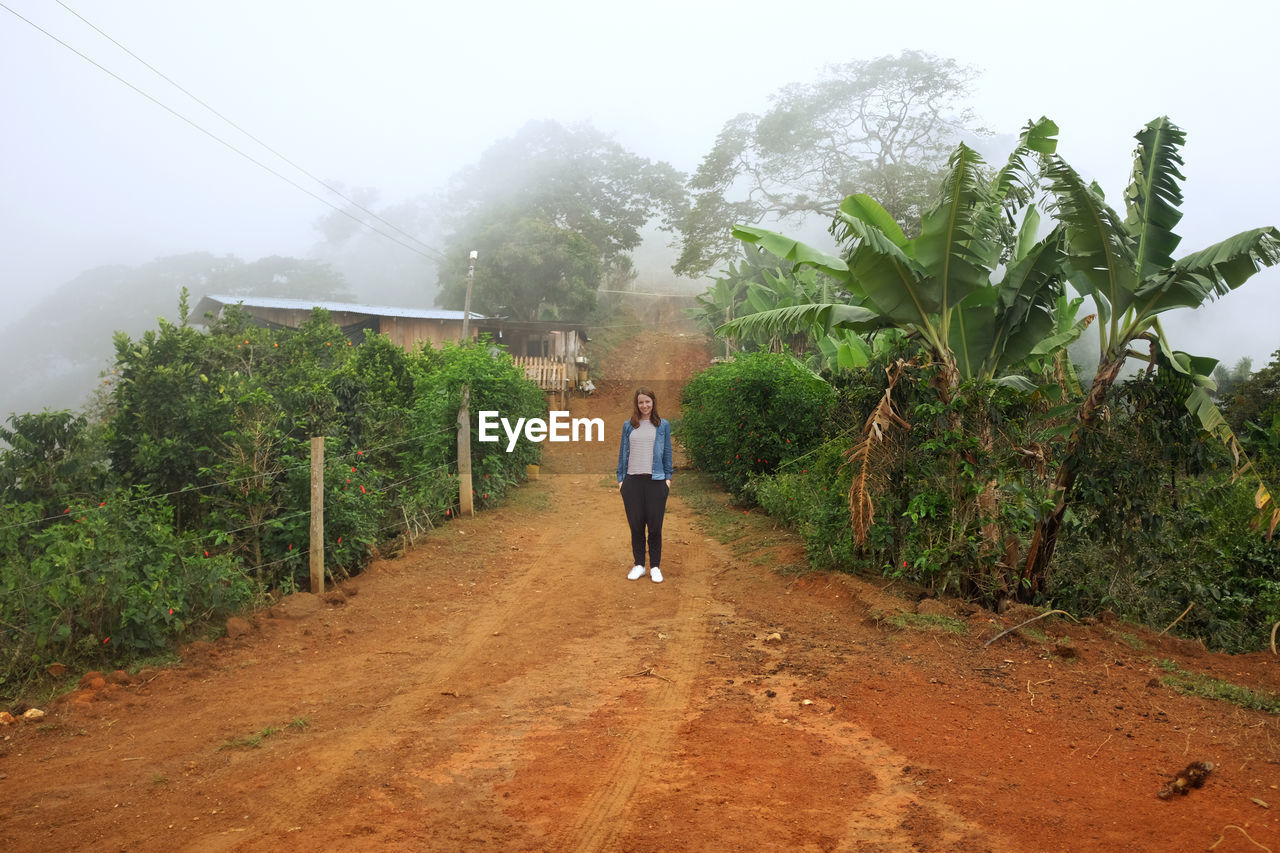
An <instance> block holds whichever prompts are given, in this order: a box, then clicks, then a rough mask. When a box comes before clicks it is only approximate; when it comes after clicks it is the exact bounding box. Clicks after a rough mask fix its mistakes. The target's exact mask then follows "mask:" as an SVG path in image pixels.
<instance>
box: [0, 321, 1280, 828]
mask: <svg viewBox="0 0 1280 853" xmlns="http://www.w3.org/2000/svg"><path fill="white" fill-rule="evenodd" d="M704 362H705V355H704V353H703V351H702V348H701V346H700V344H699V341H698V340H697V339H696V338H694V337H683V336H674V335H673V336H666V337H663V338H659V337H656V336H650V337H648V338H645V339H642V340H638V341H634V342H632V343H630V344H628V345H624V346H623V347H622V348H620V349H619V350H618V352H617V354H616V358H615V360H614V362H613V363H612V364H610V365H606V374H607V375H611V376H615V377H633V378H640V379H643V380H644V381H651V380H653V381H661V382H670V383H671V384H672V385H673V386H674V385H678V383H679V381H681V380H682V379H683V378H685V377H687V376H688V375H689V374H690V373H691V372H692V371H693V370H695V369H697V368H698V367H700V366H701V365H702V364H703V363H704ZM630 387H631V384H630V382H627V381H622V382H618V383H616V384H609V383H606V384H605V386H604V387H603V388H602V391H601V393H600V394H598V395H596V396H595V397H592V398H589V399H585V400H575V401H574V402H573V409H574V414H575V415H590V416H601V417H604V418H605V419H606V422H607V424H608V428H607V432H606V437H607V439H608V441H606V443H605V444H604V445H603V446H602V445H584V444H576V445H573V444H570V445H549V446H548V448H547V459H546V463H545V464H544V466H543V469H542V475H541V477H540V479H539V480H537V481H536V482H533V483H530V484H529V485H528V486H526V487H523V488H522V489H520V490H519V493H518V494H517V495H515V496H514V497H513V499H512V500H511V501H510V503H509V504H508V505H506V506H504V507H502V508H500V509H498V510H495V511H492V512H486V513H483V514H481V515H479V516H477V517H475V518H474V519H465V520H462V521H460V522H456V523H453V524H450V525H448V526H447V527H446V528H444V529H443V530H441V531H439V532H437V533H435V534H433V535H431V536H430V537H428V538H427V539H426V540H425V541H423V542H420V543H419V544H418V545H417V546H416V547H415V548H413V549H411V550H410V551H409V552H408V553H407V554H406V555H405V556H403V557H402V558H399V559H395V560H387V561H379V562H377V563H375V564H374V565H373V566H372V567H371V568H370V570H369V571H368V572H366V573H365V574H364V575H362V576H360V577H359V578H357V579H355V580H354V581H352V582H350V583H349V584H346V585H345V586H344V587H343V588H342V592H341V593H340V594H336V595H331V596H329V597H328V600H317V599H314V598H313V597H309V596H297V597H294V598H293V599H291V600H289V601H287V602H286V603H285V604H283V605H281V606H278V607H277V608H276V609H275V610H273V611H272V612H271V613H270V614H267V613H264V614H261V615H259V616H258V617H257V618H255V619H254V620H253V629H252V630H251V631H250V632H249V633H248V634H246V635H244V636H241V637H238V638H236V639H234V640H233V639H223V640H219V641H218V642H217V643H214V644H197V645H195V646H193V647H190V648H188V649H186V650H185V652H184V664H183V665H182V666H180V667H175V668H172V669H166V670H158V671H143V672H141V673H137V674H135V675H132V676H129V677H128V678H127V679H121V680H122V681H123V683H119V684H112V683H105V684H104V683H94V684H90V685H88V686H87V687H86V688H85V689H83V690H81V691H78V692H77V693H74V694H71V695H70V696H67V697H65V698H64V699H63V700H61V701H60V702H59V703H57V704H56V705H55V706H53V707H52V708H50V709H49V710H50V714H49V716H48V717H47V718H46V720H45V721H44V722H43V723H40V724H24V725H22V726H18V727H10V728H8V729H4V730H2V731H0V735H3V737H4V738H5V739H4V740H3V741H2V742H0V849H2V850H6V851H47V850H73V849H74V850H102V851H114V850H130V851H151V850H157V851H158V850H192V851H220V850H270V851H275V853H284V852H285V851H311V850H404V851H417V850H432V851H435V850H439V851H455V850H498V851H542V850H546V851H593V850H616V851H672V850H697V851H736V850H753V851H754V850H761V851H770V850H814V851H817V850H824V851H825V850H848V851H899V850H920V851H987V850H990V851H1029V850H1053V851H1058V850H1062V851H1067V850H1135V851H1147V850H1171V851H1173V850H1177V851H1182V850H1205V849H1209V848H1210V847H1211V845H1213V844H1214V843H1215V841H1219V839H1221V841H1220V843H1219V844H1218V846H1217V847H1215V848H1214V849H1215V850H1217V851H1224V850H1233V851H1238V850H1258V849H1260V848H1259V847H1256V846H1254V844H1253V843H1251V842H1250V841H1249V840H1248V839H1252V840H1253V842H1256V843H1258V844H1262V845H1266V846H1267V847H1269V848H1270V849H1272V850H1280V829H1278V827H1280V821H1278V820H1277V817H1276V816H1277V815H1278V814H1280V789H1278V786H1280V726H1277V718H1276V717H1274V716H1272V715H1268V714H1263V713H1259V712H1251V711H1244V710H1240V709H1238V708H1236V707H1235V706H1231V705H1225V704H1223V703H1218V702H1212V701H1209V700H1206V699H1200V698H1194V697H1186V696H1182V695H1178V694H1176V693H1174V692H1172V691H1171V690H1170V689H1168V688H1167V687H1164V686H1162V685H1161V684H1160V682H1159V676H1160V675H1161V674H1163V669H1162V665H1163V666H1165V667H1167V666H1168V665H1170V664H1174V665H1177V666H1180V667H1183V668H1185V669H1187V670H1189V671H1195V672H1200V673H1207V674H1212V675H1215V676H1218V677H1221V678H1226V679H1229V680H1232V681H1233V682H1235V683H1240V684H1247V685H1249V686H1251V687H1254V688H1255V689H1263V690H1271V691H1275V690H1277V689H1278V688H1280V667H1278V666H1277V664H1276V660H1275V659H1274V658H1272V657H1271V656H1270V655H1251V656H1241V657H1234V658H1232V657H1226V656H1220V655H1208V654H1206V653H1204V652H1203V651H1202V650H1201V649H1200V648H1199V646H1197V645H1195V644H1193V643H1189V642H1184V641H1177V640H1172V639H1169V638H1162V637H1156V636H1154V635H1152V634H1151V633H1150V632H1144V631H1141V630H1139V629H1136V628H1134V627H1133V626H1126V625H1120V624H1115V623H1110V624H1106V623H1103V624H1096V625H1092V626H1087V627H1077V626H1070V627H1068V626H1067V625H1064V624H1061V623H1059V624H1053V625H1049V626H1046V628H1045V631H1046V633H1045V634H1040V635H1036V634H1033V633H1030V632H1024V633H1022V634H1017V635H1011V636H1010V637H1007V638H1005V639H1002V640H1000V641H999V642H998V643H996V644H993V645H992V646H990V647H988V648H983V645H982V644H983V642H984V641H985V640H986V639H989V638H990V637H991V636H993V635H994V634H995V633H997V632H998V631H999V630H1001V629H1002V628H1003V627H1005V626H1011V625H1013V624H1015V622H1014V621H1013V619H1014V618H1015V616H1014V615H1007V616H1003V617H1002V616H997V615H995V614H992V613H988V612H985V611H980V610H977V609H976V608H963V607H958V606H955V605H950V604H945V603H939V602H932V601H931V602H928V605H929V606H930V607H933V608H942V610H943V611H945V614H944V615H946V614H949V615H951V616H952V617H953V618H954V619H955V620H957V621H959V622H961V624H962V625H964V626H965V627H967V629H968V630H967V633H965V634H956V633H950V632H946V631H938V630H932V629H930V628H928V627H927V625H928V623H927V622H926V621H924V620H915V621H913V620H912V619H911V618H910V617H912V616H914V615H916V614H915V611H916V609H917V607H918V605H917V604H916V602H915V601H914V599H904V598H900V597H897V596H895V595H894V592H895V590H893V589H886V588H885V582H884V581H874V579H871V581H867V582H864V581H860V580H857V579H853V578H849V577H845V576H837V575H805V576H796V575H784V574H779V573H777V572H776V571H774V567H775V564H778V563H792V562H800V561H802V554H801V553H800V552H799V549H798V547H797V546H796V545H795V543H794V542H793V541H791V540H790V538H789V537H788V536H787V535H786V534H785V533H783V532H780V531H777V530H775V529H774V528H773V526H772V524H771V523H770V522H769V521H768V519H765V518H760V517H758V513H757V512H756V511H754V510H753V511H751V512H750V513H748V514H746V515H742V516H741V521H740V522H735V524H734V525H733V526H731V527H726V526H725V525H724V524H723V523H721V524H719V526H718V527H717V528H716V534H717V535H714V536H713V535H712V534H711V532H710V529H709V528H706V527H705V525H704V522H703V521H702V519H700V518H698V517H697V516H696V514H695V513H694V512H693V511H692V510H691V509H690V507H689V505H688V504H686V503H685V502H684V501H683V500H682V499H681V486H682V485H684V484H685V483H686V482H687V478H688V477H689V476H690V475H689V474H688V473H687V472H685V471H680V470H678V471H677V473H676V479H675V485H674V488H673V495H672V500H671V503H670V506H669V510H668V516H667V524H666V548H665V550H666V553H667V556H666V558H665V559H664V566H663V568H664V570H665V572H666V577H667V580H666V582H664V583H661V584H655V583H652V582H650V581H649V580H648V579H647V578H646V579H644V580H640V581H635V582H629V581H627V580H626V578H625V573H626V570H627V568H628V567H629V564H630V559H629V557H630V554H629V548H628V545H627V534H626V528H625V522H624V519H623V514H622V507H621V503H620V499H619V497H618V495H617V489H616V486H615V483H614V480H613V467H614V463H615V461H616V453H617V449H616V444H615V443H614V442H616V440H617V435H618V424H619V423H620V421H621V419H622V418H623V417H624V416H625V414H626V413H627V411H628V410H629V403H628V400H629V392H630ZM666 396H668V395H667V394H666V392H665V390H664V391H663V392H662V393H661V396H660V399H659V408H660V411H662V412H663V414H664V415H670V414H672V413H673V412H672V403H673V402H674V401H673V400H670V399H662V397H666ZM735 512H737V513H739V514H741V513H742V510H741V509H739V510H735ZM720 539H725V540H726V542H725V543H722V542H721V541H719V540H720ZM873 581H874V582H873ZM919 607H921V608H922V609H923V607H924V605H920V606H919ZM1042 624H1043V623H1042ZM1194 760H1203V761H1212V762H1213V763H1214V764H1215V770H1214V772H1213V773H1212V774H1211V776H1210V778H1209V780H1208V781H1207V782H1206V784H1205V785H1204V787H1203V788H1200V789H1197V790H1193V791H1192V792H1191V793H1190V794H1188V795H1186V796H1176V797H1174V798H1173V799H1171V800H1168V801H1165V800H1161V799H1158V798H1157V797H1156V792H1157V791H1158V790H1159V789H1160V788H1161V786H1162V785H1163V784H1164V783H1165V782H1166V781H1168V779H1169V778H1170V776H1171V774H1173V773H1174V772H1175V771H1177V770H1178V769H1180V768H1182V767H1185V766H1186V765H1187V764H1188V762H1190V761H1194ZM1263 804H1266V805H1263Z"/></svg>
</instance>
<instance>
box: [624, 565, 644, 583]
mask: <svg viewBox="0 0 1280 853" xmlns="http://www.w3.org/2000/svg"><path fill="white" fill-rule="evenodd" d="M642 577H644V566H633V567H632V568H631V571H629V572H627V580H629V581H638V580H640V578H642Z"/></svg>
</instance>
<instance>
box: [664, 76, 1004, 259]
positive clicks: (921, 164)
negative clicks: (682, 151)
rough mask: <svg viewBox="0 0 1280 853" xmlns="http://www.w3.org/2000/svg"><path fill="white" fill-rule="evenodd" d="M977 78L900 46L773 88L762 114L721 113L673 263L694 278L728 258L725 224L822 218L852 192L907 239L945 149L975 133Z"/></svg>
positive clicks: (693, 183)
mask: <svg viewBox="0 0 1280 853" xmlns="http://www.w3.org/2000/svg"><path fill="white" fill-rule="evenodd" d="M975 75H976V72H974V71H973V70H972V69H969V68H966V67H964V66H961V65H959V64H957V63H956V62H955V61H954V60H951V59H942V58H939V57H936V56H932V55H930V54H927V53H919V52H917V51H903V52H902V53H900V54H898V55H897V56H883V57H880V58H879V59H873V60H869V61H857V62H849V63H845V64H843V65H836V66H832V67H831V68H830V69H829V70H828V73H827V75H826V76H825V77H823V78H822V79H820V80H818V81H817V82H815V83H810V84H799V83H794V84H791V85H789V86H786V87H785V88H783V89H781V90H780V91H778V92H777V93H775V94H774V95H773V97H772V99H771V100H772V102H773V106H772V107H771V108H770V109H769V111H768V112H766V113H765V114H764V115H755V114H753V113H743V114H741V115H739V116H736V117H735V118H733V119H730V120H729V121H728V122H726V123H725V126H724V129H723V130H721V131H720V135H719V136H718V137H717V138H716V143H715V146H714V147H713V148H712V149H711V151H710V152H708V154H707V155H706V157H704V158H703V160H702V163H701V165H700V166H699V167H698V169H697V171H696V172H695V173H694V175H693V177H692V179H691V180H690V184H689V186H690V189H691V190H692V192H693V205H692V207H691V209H690V210H689V212H688V213H687V215H686V216H685V217H684V219H683V220H682V222H681V223H680V225H679V231H680V249H681V252H680V257H679V259H678V260H677V262H676V265H675V271H676V272H677V273H678V274H680V275H689V276H697V275H702V274H704V273H706V272H708V271H709V270H711V269H712V268H714V267H715V266H717V265H718V264H720V263H721V262H722V261H724V260H726V259H728V258H730V257H733V256H735V255H736V254H737V252H738V247H737V241H736V240H734V239H733V236H732V234H731V233H730V230H731V228H732V226H733V225H734V224H747V225H754V224H759V223H761V222H764V221H766V220H776V221H782V220H790V221H791V222H792V223H793V225H798V224H799V223H800V222H801V221H802V220H803V219H804V217H806V216H808V215H810V214H818V215H819V216H821V217H822V218H823V219H824V220H825V219H827V218H830V217H833V216H835V214H836V212H837V210H838V208H839V206H840V202H841V201H842V200H843V199H844V198H845V197H846V196H849V195H853V194H855V193H862V194H865V195H869V196H871V197H872V198H875V199H877V200H879V201H880V203H881V204H882V206H883V207H884V208H885V210H887V211H888V212H889V214H890V215H891V216H892V217H893V218H894V219H895V220H896V221H897V222H898V224H899V225H900V226H901V227H902V228H903V230H904V231H905V232H906V234H907V235H908V236H914V235H915V234H916V233H918V231H919V227H920V216H921V214H922V213H923V211H924V210H926V209H927V208H928V207H930V206H931V203H932V202H933V201H934V199H933V196H932V192H933V190H934V189H936V187H937V186H938V180H939V176H940V175H941V173H942V171H943V170H944V168H945V167H946V163H947V157H948V155H949V154H950V152H951V149H952V148H953V147H954V146H955V143H956V142H957V141H958V140H959V138H960V137H961V136H962V135H964V134H966V133H979V132H982V131H980V130H979V129H978V128H976V127H974V126H973V122H974V117H973V114H972V112H971V111H970V110H969V109H968V108H966V107H965V106H964V104H963V102H964V99H965V98H966V96H967V95H968V93H969V84H970V82H971V81H972V80H973V78H974V77H975Z"/></svg>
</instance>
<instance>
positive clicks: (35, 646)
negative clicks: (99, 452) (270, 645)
mask: <svg viewBox="0 0 1280 853" xmlns="http://www.w3.org/2000/svg"><path fill="white" fill-rule="evenodd" d="M30 516H31V514H30V512H28V511H27V509H26V508H24V507H23V506H8V507H6V508H5V514H4V517H5V523H6V524H13V523H15V522H16V523H18V524H21V522H22V520H23V519H24V517H25V518H26V519H28V520H29V519H30ZM15 550H20V549H15ZM9 553H10V555H13V554H14V551H12V550H11V551H10V552H9ZM29 553H30V554H31V556H30V558H29V559H22V558H20V557H17V556H11V557H10V558H8V559H5V560H4V561H0V648H2V649H3V650H4V651H3V653H2V654H3V659H2V660H0V684H4V683H5V681H6V680H9V679H19V678H22V677H24V676H25V675H26V674H27V673H29V672H31V671H33V670H35V669H36V668H38V667H40V666H42V665H44V664H47V663H50V662H52V661H55V660H57V661H60V662H62V663H64V664H68V665H73V664H74V663H76V662H85V663H98V662H102V661H118V660H122V659H125V658H128V657H130V656H140V655H146V654H151V653H154V652H155V651H157V650H159V649H162V648H164V647H165V646H166V645H168V644H169V643H170V642H171V641H173V640H174V639H175V638H176V637H179V636H181V635H182V633H183V631H184V630H185V629H186V628H187V626H189V625H191V624H193V623H198V622H201V621H203V620H206V619H208V618H210V617H212V616H215V615H218V614H225V613H230V612H234V611H235V610H237V609H240V608H242V607H244V606H245V605H246V604H248V603H249V602H250V601H251V600H252V599H253V597H254V594H255V590H256V587H255V586H254V584H252V583H251V582H250V581H249V579H248V578H246V577H245V575H244V574H243V573H242V572H241V571H240V569H239V568H238V566H237V564H236V561H234V560H233V559H231V558H230V557H228V556H225V555H222V556H219V555H217V554H213V553H212V552H210V556H207V557H206V556H205V550H204V549H202V548H201V547H200V544H199V543H198V542H196V541H195V540H194V539H192V538H191V537H185V538H184V537H180V536H178V535H176V534H175V533H174V531H173V509H172V506H171V505H170V504H169V503H168V502H167V501H165V500H163V499H156V498H150V497H147V496H146V495H145V493H144V492H141V491H132V492H127V491H117V492H112V493H109V494H107V495H106V496H105V498H104V500H103V501H102V503H101V504H100V505H97V506H94V505H88V506H85V505H78V506H73V507H70V508H68V512H67V513H66V514H65V515H64V517H63V518H62V519H60V520H58V521H57V522H56V523H52V524H48V525H46V526H44V527H43V528H42V529H38V530H32V531H31V532H30V549H29Z"/></svg>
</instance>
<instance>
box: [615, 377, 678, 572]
mask: <svg viewBox="0 0 1280 853" xmlns="http://www.w3.org/2000/svg"><path fill="white" fill-rule="evenodd" d="M671 473H672V468H671V423H670V422H669V421H667V420H664V419H663V418H660V417H658V405H657V398H656V397H654V395H653V392H652V391H651V390H649V389H648V388H637V389H636V393H635V398H634V404H633V406H632V410H631V418H630V420H627V421H624V422H623V424H622V442H621V445H620V446H619V447H618V491H619V492H620V493H621V494H622V505H623V507H624V508H625V509H626V511H627V524H628V525H630V527H631V556H632V557H633V559H634V560H635V565H634V566H633V567H632V568H631V571H630V572H628V573H627V580H633V581H634V580H639V579H640V578H642V577H644V550H645V530H646V528H647V529H648V533H649V565H650V566H652V568H651V569H650V570H649V576H650V577H651V578H652V579H653V582H654V583H662V569H660V568H658V566H659V564H660V562H661V560H662V516H663V515H664V514H665V513H666V511H667V494H668V493H669V492H670V491H671Z"/></svg>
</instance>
